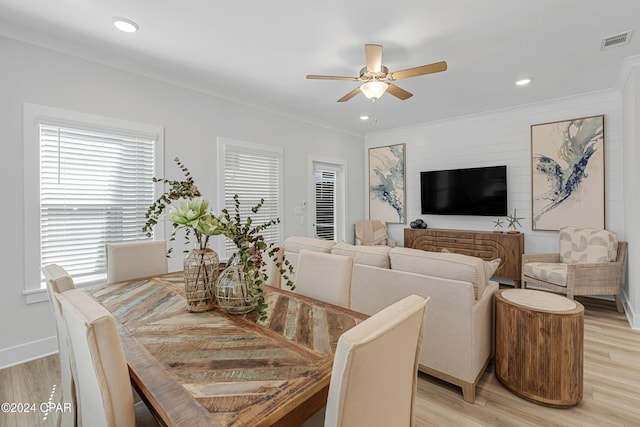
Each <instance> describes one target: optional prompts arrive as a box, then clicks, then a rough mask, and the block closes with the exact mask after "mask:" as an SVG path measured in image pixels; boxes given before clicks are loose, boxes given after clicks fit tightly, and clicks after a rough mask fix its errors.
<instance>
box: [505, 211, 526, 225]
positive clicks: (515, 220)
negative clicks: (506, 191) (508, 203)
mask: <svg viewBox="0 0 640 427" xmlns="http://www.w3.org/2000/svg"><path fill="white" fill-rule="evenodd" d="M521 219H524V217H520V218H518V217H516V210H515V209H514V210H513V215H507V222H508V223H509V224H508V225H507V228H512V229H514V230H515V229H516V228H518V227H522V224H520V221H519V220H521Z"/></svg>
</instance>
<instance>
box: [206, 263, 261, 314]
mask: <svg viewBox="0 0 640 427" xmlns="http://www.w3.org/2000/svg"><path fill="white" fill-rule="evenodd" d="M216 301H217V303H218V306H219V307H220V308H221V309H223V310H224V311H226V312H228V313H233V314H244V313H248V312H250V311H252V310H253V309H254V308H255V307H256V300H255V298H254V297H253V296H252V295H251V294H250V291H249V286H248V284H247V280H246V277H245V273H244V271H243V265H242V264H233V265H231V266H229V267H227V268H226V269H224V271H223V272H222V273H220V277H218V281H217V283H216Z"/></svg>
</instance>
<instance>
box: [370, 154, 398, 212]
mask: <svg viewBox="0 0 640 427" xmlns="http://www.w3.org/2000/svg"><path fill="white" fill-rule="evenodd" d="M404 153H405V144H396V145H389V146H386V147H375V148H369V218H370V219H373V218H375V219H379V220H381V221H383V222H384V223H386V224H406V223H407V216H406V207H405V198H406V197H405V154H404Z"/></svg>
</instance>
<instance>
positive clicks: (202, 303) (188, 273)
mask: <svg viewBox="0 0 640 427" xmlns="http://www.w3.org/2000/svg"><path fill="white" fill-rule="evenodd" d="M219 263H220V259H219V258H218V254H217V253H215V251H213V250H212V249H210V248H205V249H191V250H190V251H189V253H188V254H187V256H186V257H185V258H184V292H185V296H186V298H187V310H189V311H191V312H194V313H197V312H201V311H208V310H211V309H212V308H213V306H214V305H215V295H214V287H215V283H216V279H217V278H218V265H219Z"/></svg>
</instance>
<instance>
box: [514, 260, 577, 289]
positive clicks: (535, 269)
mask: <svg viewBox="0 0 640 427" xmlns="http://www.w3.org/2000/svg"><path fill="white" fill-rule="evenodd" d="M522 274H523V275H524V276H527V277H531V278H533V279H538V280H541V281H543V282H549V283H553V284H555V285H558V286H565V287H566V286H567V264H563V263H560V262H528V263H526V264H525V265H524V266H523V267H522Z"/></svg>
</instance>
